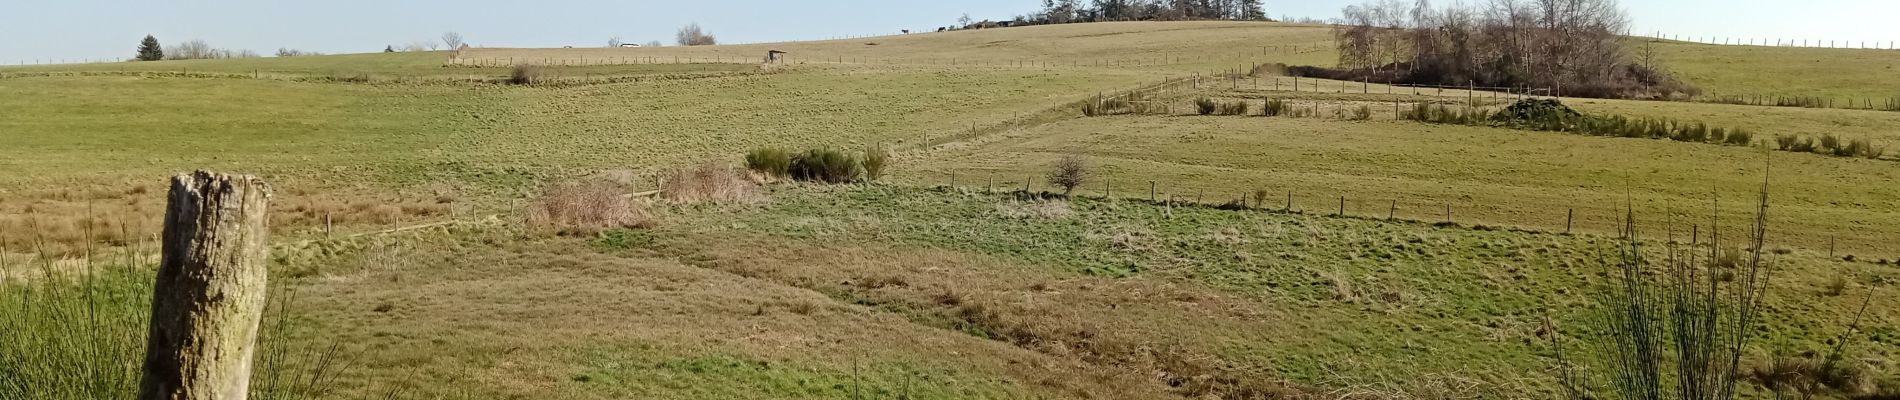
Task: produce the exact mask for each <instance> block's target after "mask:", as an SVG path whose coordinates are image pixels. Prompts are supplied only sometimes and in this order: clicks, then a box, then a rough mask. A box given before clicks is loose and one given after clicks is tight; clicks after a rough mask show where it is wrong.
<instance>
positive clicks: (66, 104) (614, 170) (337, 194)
mask: <svg viewBox="0 0 1900 400" xmlns="http://www.w3.org/2000/svg"><path fill="white" fill-rule="evenodd" d="M1143 79H1144V78H1143V77H1142V76H1141V75H1139V74H1135V73H1127V72H1118V71H1093V72H1088V73H1082V72H1076V71H1038V70H1006V71H982V72H976V71H961V70H943V69H930V68H922V69H917V68H894V67H879V68H834V67H821V66H813V67H809V68H795V69H792V70H788V71H780V72H777V73H773V74H769V75H743V76H728V77H713V78H703V79H683V80H664V81H656V82H640V83H624V84H609V85H593V86H585V87H576V88H518V87H505V86H481V87H465V86H456V85H447V86H442V85H422V86H416V85H355V84H324V83H298V82H280V81H270V80H248V79H147V78H138V77H37V78H18V79H0V90H5V91H8V92H9V93H19V94H22V95H20V96H7V97H6V98H5V99H0V109H7V110H12V111H16V112H19V113H21V114H20V115H37V116H40V117H36V118H24V119H8V120H6V121H0V130H5V131H7V132H9V133H10V134H12V135H13V137H12V138H13V144H16V145H12V146H7V147H5V148H3V149H0V166H4V167H5V168H7V169H8V170H10V171H18V172H19V173H17V174H11V175H8V176H6V177H4V178H0V190H6V193H8V195H7V196H3V197H0V230H4V231H6V232H8V233H7V234H6V235H0V236H4V237H6V238H7V241H9V242H10V243H9V245H10V246H9V247H10V248H15V249H21V248H27V247H28V246H29V243H31V242H32V241H33V239H34V238H35V236H36V235H44V236H47V237H50V238H51V239H52V240H50V242H51V243H54V244H58V245H59V246H56V248H55V249H54V250H55V252H61V251H69V250H73V249H76V248H77V244H79V243H83V242H84V241H82V240H78V239H79V238H82V237H87V236H92V237H95V238H101V237H104V238H108V239H111V240H123V238H124V237H126V236H132V237H136V236H138V235H140V234H149V233H153V232H156V228H157V223H156V221H157V217H158V215H157V213H154V212H152V211H153V210H156V209H155V208H152V207H155V206H160V204H158V200H159V199H161V197H159V196H161V195H162V193H160V192H162V187H161V186H158V185H159V184H160V183H162V182H163V181H162V180H161V179H162V177H165V176H169V174H171V173H174V172H176V171H184V170H190V169H195V168H212V169H223V170H237V171H246V172H250V173H256V174H262V175H264V176H267V177H269V178H271V179H272V180H273V181H275V182H276V183H277V185H278V186H279V187H280V188H282V189H285V190H283V191H282V193H286V194H287V195H286V196H282V197H281V198H280V200H279V201H280V202H282V203H284V204H289V205H291V206H289V207H280V208H279V210H284V211H288V212H293V213H295V214H296V215H294V216H291V218H288V219H286V218H280V219H279V220H278V221H279V222H287V223H280V224H279V225H278V226H279V229H284V230H290V229H298V228H308V227H310V226H312V224H313V223H315V222H317V221H321V220H322V218H323V216H324V215H325V214H335V215H337V218H339V219H342V220H344V221H347V222H357V221H367V222H380V223H385V224H386V223H390V222H399V221H408V220H413V219H414V218H412V217H417V216H419V217H433V216H438V215H443V214H450V213H452V212H463V213H468V212H477V211H481V210H484V209H485V208H491V206H505V205H506V204H507V200H506V199H508V198H510V197H515V196H518V195H520V193H522V190H525V189H527V188H529V187H531V186H532V183H533V182H535V181H537V180H540V179H553V178H559V177H572V176H582V175H591V174H601V173H606V174H609V175H613V176H616V177H621V178H620V179H631V180H637V181H639V182H651V179H652V178H651V177H653V176H657V175H659V174H660V173H662V172H665V171H667V170H670V169H671V168H675V167H678V166H683V165H691V164H694V163H697V162H700V161H704V160H709V159H727V160H730V159H731V158H730V157H733V155H734V154H736V153H737V152H739V151H741V150H742V149H749V148H752V147H755V146H767V145H772V146H801V147H802V146H839V147H847V148H858V147H864V146H870V145H874V144H892V145H906V144H914V143H918V142H921V141H924V140H934V139H933V138H936V139H940V138H943V137H949V136H952V135H961V134H966V133H968V131H969V129H970V127H972V126H976V127H979V128H988V127H991V126H994V125H998V124H1005V123H1010V122H1011V121H1013V120H1016V119H1017V118H1018V116H1019V115H1023V116H1027V115H1031V114H1034V113H1036V112H1039V111H1041V110H1043V109H1045V108H1048V107H1050V106H1052V105H1054V104H1060V103H1066V102H1069V101H1073V100H1075V99H1079V98H1081V97H1083V96H1084V95H1082V93H1093V92H1096V91H1101V90H1110V89H1115V88H1119V87H1122V86H1132V85H1135V84H1138V83H1141V82H1143ZM258 93H271V94H272V95H271V96H268V97H264V98H258V96H256V95H257V94H258ZM976 93H982V94H976ZM155 187H156V188H159V189H161V190H152V189H154V188H155ZM141 188H142V189H141ZM454 202H462V203H458V204H446V203H454ZM438 203H443V204H438ZM471 203H472V204H471ZM389 204H398V205H399V206H397V209H392V208H390V206H389ZM35 224H38V225H39V229H37V230H39V231H40V232H38V233H34V232H31V231H33V230H36V229H34V228H35V227H34V225H35ZM88 227H91V228H92V230H93V231H94V232H93V234H90V235H89V234H87V233H86V232H85V231H86V230H87V229H88ZM128 229H130V230H132V231H131V232H130V234H127V233H126V231H127V230H128ZM141 231H142V233H141Z"/></svg>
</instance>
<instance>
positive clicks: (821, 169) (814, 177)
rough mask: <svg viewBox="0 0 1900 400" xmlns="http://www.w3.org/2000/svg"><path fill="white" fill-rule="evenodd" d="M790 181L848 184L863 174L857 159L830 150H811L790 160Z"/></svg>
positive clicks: (862, 168)
mask: <svg viewBox="0 0 1900 400" xmlns="http://www.w3.org/2000/svg"><path fill="white" fill-rule="evenodd" d="M790 170H791V174H792V179H797V180H801V181H812V182H824V183H849V182H853V181H856V180H858V177H860V176H862V175H863V174H864V167H863V165H862V164H860V161H859V160H858V159H857V157H852V156H851V155H850V154H845V153H844V152H842V151H837V150H831V149H812V150H811V151H807V152H805V153H803V154H799V155H798V156H797V157H793V158H792V166H791V168H790Z"/></svg>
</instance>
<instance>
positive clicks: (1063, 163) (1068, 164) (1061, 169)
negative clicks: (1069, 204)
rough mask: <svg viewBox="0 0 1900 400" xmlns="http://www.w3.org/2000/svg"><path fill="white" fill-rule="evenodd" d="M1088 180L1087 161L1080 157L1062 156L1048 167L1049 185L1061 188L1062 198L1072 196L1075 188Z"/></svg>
mask: <svg viewBox="0 0 1900 400" xmlns="http://www.w3.org/2000/svg"><path fill="white" fill-rule="evenodd" d="M1088 179H1089V163H1088V159H1087V158H1084V157H1082V156H1080V155H1067V156H1063V157H1062V159H1060V160H1056V163H1055V165H1051V166H1050V167H1049V185H1051V186H1055V187H1059V188H1062V195H1063V196H1068V195H1070V194H1074V193H1075V188H1076V187H1080V186H1082V184H1083V183H1087V182H1088Z"/></svg>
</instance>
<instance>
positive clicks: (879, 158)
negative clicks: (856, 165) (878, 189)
mask: <svg viewBox="0 0 1900 400" xmlns="http://www.w3.org/2000/svg"><path fill="white" fill-rule="evenodd" d="M860 160H861V163H862V164H863V165H864V180H865V181H867V182H875V181H877V180H878V179H881V178H883V177H884V168H885V167H889V166H890V165H891V152H890V151H888V150H885V149H884V146H877V145H872V146H865V147H864V158H862V159H860Z"/></svg>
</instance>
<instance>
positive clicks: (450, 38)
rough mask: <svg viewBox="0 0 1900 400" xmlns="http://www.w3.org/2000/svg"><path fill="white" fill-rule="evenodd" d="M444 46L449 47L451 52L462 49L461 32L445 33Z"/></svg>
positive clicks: (443, 37) (443, 36) (443, 35)
mask: <svg viewBox="0 0 1900 400" xmlns="http://www.w3.org/2000/svg"><path fill="white" fill-rule="evenodd" d="M442 44H443V45H446V46H448V47H449V50H455V49H460V48H462V44H463V43H462V34H461V33H460V32H445V33H443V34H442Z"/></svg>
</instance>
